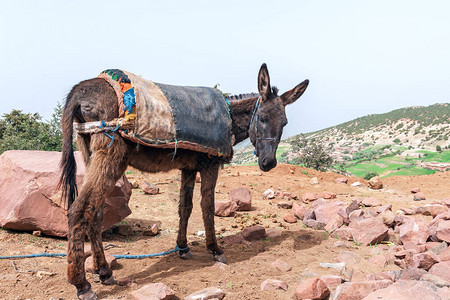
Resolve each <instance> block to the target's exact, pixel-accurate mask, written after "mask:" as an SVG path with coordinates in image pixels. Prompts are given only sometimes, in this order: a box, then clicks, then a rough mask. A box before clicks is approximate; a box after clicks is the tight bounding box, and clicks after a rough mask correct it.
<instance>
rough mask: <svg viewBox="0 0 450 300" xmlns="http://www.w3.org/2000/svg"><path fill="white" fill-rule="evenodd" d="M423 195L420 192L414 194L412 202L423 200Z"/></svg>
mask: <svg viewBox="0 0 450 300" xmlns="http://www.w3.org/2000/svg"><path fill="white" fill-rule="evenodd" d="M425 199H426V198H425V194H424V193H422V192H418V193H415V194H414V201H421V200H425Z"/></svg>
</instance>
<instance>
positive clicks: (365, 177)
mask: <svg viewBox="0 0 450 300" xmlns="http://www.w3.org/2000/svg"><path fill="white" fill-rule="evenodd" d="M375 176H378V173H377V172H369V173H367V174H366V175H364V177H363V178H364V179H365V180H370V179H371V178H372V177H375Z"/></svg>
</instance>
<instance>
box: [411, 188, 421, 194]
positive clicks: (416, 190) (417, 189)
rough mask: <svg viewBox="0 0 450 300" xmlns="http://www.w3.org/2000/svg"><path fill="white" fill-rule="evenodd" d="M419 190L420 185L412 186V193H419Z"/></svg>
mask: <svg viewBox="0 0 450 300" xmlns="http://www.w3.org/2000/svg"><path fill="white" fill-rule="evenodd" d="M418 192H420V188H418V187H416V188H412V189H411V193H412V194H416V193H418Z"/></svg>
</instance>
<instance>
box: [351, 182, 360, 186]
mask: <svg viewBox="0 0 450 300" xmlns="http://www.w3.org/2000/svg"><path fill="white" fill-rule="evenodd" d="M350 185H351V186H362V185H363V184H362V183H361V182H359V181H355V182H353V183H352V184H350Z"/></svg>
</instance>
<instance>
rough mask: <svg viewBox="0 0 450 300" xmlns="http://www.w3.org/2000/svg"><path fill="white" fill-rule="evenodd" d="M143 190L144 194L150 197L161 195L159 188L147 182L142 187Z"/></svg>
mask: <svg viewBox="0 0 450 300" xmlns="http://www.w3.org/2000/svg"><path fill="white" fill-rule="evenodd" d="M142 190H143V191H144V193H146V194H148V195H156V194H159V187H157V186H156V185H154V184H153V183H150V182H147V181H144V184H143V185H142Z"/></svg>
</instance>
